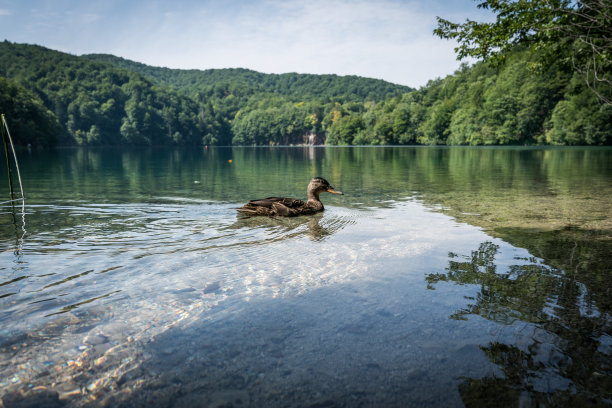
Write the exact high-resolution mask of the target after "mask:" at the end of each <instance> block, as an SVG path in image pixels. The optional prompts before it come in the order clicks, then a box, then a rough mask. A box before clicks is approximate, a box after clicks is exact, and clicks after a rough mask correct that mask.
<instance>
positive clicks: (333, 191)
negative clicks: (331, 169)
mask: <svg viewBox="0 0 612 408" xmlns="http://www.w3.org/2000/svg"><path fill="white" fill-rule="evenodd" d="M327 192H328V193H332V194H340V195H344V193H343V192H342V191H338V190H335V189H333V188H331V187H330V188H328V189H327Z"/></svg>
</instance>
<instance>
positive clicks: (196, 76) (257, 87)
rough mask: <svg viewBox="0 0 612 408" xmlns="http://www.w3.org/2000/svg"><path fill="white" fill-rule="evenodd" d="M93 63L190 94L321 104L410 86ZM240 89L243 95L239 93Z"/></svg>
mask: <svg viewBox="0 0 612 408" xmlns="http://www.w3.org/2000/svg"><path fill="white" fill-rule="evenodd" d="M83 57H84V58H87V59H89V60H91V61H96V62H104V63H109V64H112V65H114V66H116V67H118V68H123V69H125V70H128V71H132V72H137V73H139V74H141V75H143V76H145V77H147V78H149V79H150V80H152V81H154V82H155V83H156V84H159V85H167V86H172V87H174V88H176V89H178V90H181V91H183V92H185V93H186V94H189V95H195V94H202V93H203V94H206V95H209V96H210V95H212V94H213V92H211V91H213V90H214V89H218V88H219V87H220V85H224V86H226V87H228V88H229V90H230V91H232V93H240V94H241V95H248V94H251V95H252V94H255V93H269V94H275V95H282V96H286V97H289V98H290V99H292V100H295V101H305V100H317V101H320V102H330V101H335V102H340V103H344V102H357V101H361V102H363V101H382V100H385V99H388V98H391V97H394V96H398V95H401V94H403V93H406V92H409V91H411V90H412V89H411V88H409V87H407V86H402V85H396V84H392V83H390V82H386V81H383V80H380V79H371V78H363V77H359V76H354V75H349V76H338V75H314V74H297V73H287V74H263V73H261V72H257V71H252V70H249V69H244V68H226V69H207V70H195V69H190V70H183V69H170V68H160V67H152V66H149V65H145V64H141V63H138V62H134V61H130V60H126V59H123V58H120V57H115V56H113V55H108V54H88V55H83ZM238 90H240V92H236V91H238Z"/></svg>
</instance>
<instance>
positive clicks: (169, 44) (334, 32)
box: [0, 0, 490, 88]
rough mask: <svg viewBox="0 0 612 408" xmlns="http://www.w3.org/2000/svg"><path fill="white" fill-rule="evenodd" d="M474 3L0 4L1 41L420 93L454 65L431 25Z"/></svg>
mask: <svg viewBox="0 0 612 408" xmlns="http://www.w3.org/2000/svg"><path fill="white" fill-rule="evenodd" d="M476 4H477V3H476V2H475V1H474V0H418V1H407V0H377V1H374V0H369V1H366V0H252V1H246V0H242V1H239V0H225V1H218V0H199V1H198V0H173V1H168V0H166V1H158V0H129V1H125V0H0V41H1V40H8V41H11V42H15V43H28V44H38V45H42V46H44V47H47V48H51V49H54V50H58V51H63V52H68V53H70V54H74V55H82V54H89V53H106V54H113V55H116V56H119V57H123V58H126V59H130V60H133V61H137V62H142V63H144V64H147V65H153V66H160V67H168V68H181V69H208V68H238V67H240V68H248V69H253V70H256V71H260V72H265V73H285V72H298V73H312V74H338V75H359V76H363V77H369V78H378V79H384V80H386V81H389V82H393V83H397V84H401V85H408V86H411V87H414V88H419V87H421V86H423V85H425V84H426V83H427V81H428V80H431V79H435V78H437V77H444V76H446V75H449V74H452V73H453V72H454V71H455V70H456V69H457V68H458V67H459V64H460V62H459V61H457V60H456V56H455V53H454V50H453V49H454V47H455V46H456V44H455V43H454V42H452V41H449V40H443V39H440V38H438V37H435V36H434V35H433V34H432V30H433V29H434V28H435V26H436V16H440V17H442V18H445V19H448V20H451V21H453V22H463V21H464V20H465V19H466V18H470V19H476V20H479V21H480V20H486V19H490V16H489V15H488V14H487V13H486V12H485V11H483V10H479V9H477V8H476Z"/></svg>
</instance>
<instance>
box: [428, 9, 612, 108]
mask: <svg viewBox="0 0 612 408" xmlns="http://www.w3.org/2000/svg"><path fill="white" fill-rule="evenodd" d="M477 7H478V8H481V9H489V10H491V11H492V12H493V13H495V15H496V19H495V21H493V22H477V21H473V20H470V19H467V20H466V21H465V22H464V23H461V24H459V23H453V22H450V21H448V20H445V19H443V18H440V17H438V18H437V20H438V27H437V28H436V29H435V30H434V34H436V35H437V36H439V37H441V38H447V39H454V40H457V42H458V43H459V45H458V47H457V48H455V51H456V52H457V58H458V59H463V58H465V57H477V58H482V59H484V60H488V61H490V62H492V63H494V64H499V63H502V62H503V61H504V60H505V59H506V56H507V55H508V54H509V52H510V51H512V50H513V49H515V48H516V46H517V45H519V44H526V45H529V46H531V47H532V48H533V49H535V50H537V51H539V52H540V55H541V56H542V58H541V60H540V62H539V63H540V64H542V65H547V66H550V65H552V64H553V63H558V62H561V63H565V64H566V65H567V66H568V67H570V68H571V69H573V70H574V71H576V72H578V73H580V74H581V75H582V77H583V80H584V81H585V83H586V84H587V86H588V87H589V88H590V89H591V91H592V92H594V93H595V94H596V95H597V96H598V97H599V99H600V100H601V101H602V102H604V103H606V104H612V1H610V0H578V1H576V0H485V1H481V2H480V3H478V5H477Z"/></svg>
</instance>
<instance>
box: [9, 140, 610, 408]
mask: <svg viewBox="0 0 612 408" xmlns="http://www.w3.org/2000/svg"><path fill="white" fill-rule="evenodd" d="M19 159H20V167H21V172H22V176H23V179H24V180H23V181H24V189H25V192H26V198H27V200H26V206H25V214H22V213H21V210H20V208H16V209H15V212H13V211H12V209H11V208H10V207H8V206H6V205H5V206H3V207H2V213H1V214H0V217H1V218H0V220H1V221H2V224H1V226H0V251H1V252H0V387H1V393H0V394H1V395H0V396H2V401H3V404H4V406H6V407H10V406H151V405H152V406H162V407H192V406H211V407H221V406H235V407H246V406H254V407H260V406H283V407H284V406H306V407H308V406H310V407H336V406H338V407H343V406H346V407H353V406H398V407H400V406H401V407H404V406H448V407H455V406H457V407H459V406H483V407H485V406H493V405H497V406H589V405H593V406H597V405H606V404H610V403H612V391H611V390H612V368H611V367H612V359H611V353H612V327H611V326H612V319H611V317H610V310H611V309H612V296H611V295H612V294H611V290H612V271H611V261H610V259H611V255H612V251H611V249H612V149H587V148H563V149H562V148H559V149H534V148H325V147H315V148H302V147H295V148H215V149H213V148H209V149H202V150H196V149H194V150H191V151H187V150H161V149H160V150H129V151H124V150H115V149H108V150H60V151H55V152H31V153H27V152H23V153H22V154H21V155H20V157H19ZM313 176H322V177H325V178H326V179H327V180H328V181H329V182H330V183H331V184H332V185H333V186H334V187H335V188H337V189H339V190H341V191H343V192H345V194H346V195H345V196H332V195H323V196H322V200H323V202H324V204H325V207H326V210H325V212H324V213H322V214H318V215H315V216H309V217H298V218H292V219H277V218H268V217H252V218H248V217H243V216H239V215H237V213H236V211H235V208H236V207H238V206H240V205H241V204H243V203H244V202H246V201H248V200H249V199H252V198H261V197H266V196H270V195H285V196H290V197H304V196H305V188H306V185H307V184H308V180H309V179H310V178H311V177H313ZM0 177H2V178H1V179H0V180H1V182H4V183H7V182H6V181H5V180H6V173H3V174H0ZM7 196H8V194H7ZM13 214H15V215H13Z"/></svg>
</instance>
